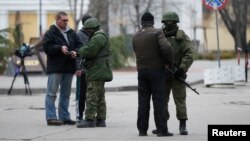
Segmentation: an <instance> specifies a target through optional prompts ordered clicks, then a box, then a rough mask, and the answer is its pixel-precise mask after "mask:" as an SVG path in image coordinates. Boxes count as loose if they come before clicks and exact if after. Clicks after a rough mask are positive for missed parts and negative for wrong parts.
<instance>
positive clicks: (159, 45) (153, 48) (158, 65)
mask: <svg viewBox="0 0 250 141" xmlns="http://www.w3.org/2000/svg"><path fill="white" fill-rule="evenodd" d="M141 25H142V29H140V30H139V31H138V32H137V33H136V34H135V35H134V37H133V48H134V51H135V54H136V64H137V71H138V98H139V99H138V100H139V102H138V103H139V107H138V119H137V128H138V130H139V136H147V130H148V122H149V111H150V99H151V95H152V99H153V105H154V118H155V124H156V128H157V131H159V132H158V133H157V136H173V134H172V133H169V132H168V128H167V124H166V123H167V121H166V119H165V116H164V107H165V103H164V101H163V100H164V96H165V75H164V66H165V65H170V66H171V65H172V63H173V50H172V47H171V46H170V44H169V42H168V41H167V39H166V38H165V36H164V33H163V31H162V30H158V29H155V28H154V27H153V25H154V16H153V15H152V14H151V13H149V12H146V13H145V14H144V15H143V16H142V18H141Z"/></svg>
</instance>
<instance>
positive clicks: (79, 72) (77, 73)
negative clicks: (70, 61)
mask: <svg viewBox="0 0 250 141" xmlns="http://www.w3.org/2000/svg"><path fill="white" fill-rule="evenodd" d="M83 73H84V71H83V70H77V71H76V73H75V74H76V76H78V77H80V76H81V75H82V74H83Z"/></svg>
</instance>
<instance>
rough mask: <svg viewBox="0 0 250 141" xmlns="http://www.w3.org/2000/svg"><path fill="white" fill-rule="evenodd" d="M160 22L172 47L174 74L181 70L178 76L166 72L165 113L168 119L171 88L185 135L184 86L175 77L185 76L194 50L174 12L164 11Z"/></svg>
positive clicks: (181, 129)
mask: <svg viewBox="0 0 250 141" xmlns="http://www.w3.org/2000/svg"><path fill="white" fill-rule="evenodd" d="M162 22H163V23H164V24H165V28H163V30H164V33H165V36H166V38H167V39H168V41H169V42H170V44H171V45H172V47H173V51H174V67H175V69H176V70H177V71H176V74H177V72H178V71H179V70H181V71H179V72H181V74H180V75H178V76H177V75H176V74H175V77H174V76H173V75H172V74H170V72H167V80H166V93H167V97H165V98H166V99H165V102H166V104H167V105H166V109H165V114H166V118H167V120H168V119H169V117H170V115H169V112H168V101H169V95H170V91H171V90H172V93H173V98H174V102H175V105H176V117H177V119H178V120H180V133H181V134H182V135H187V134H188V132H187V130H186V120H187V119H188V117H187V107H186V86H185V84H183V83H181V82H180V81H179V80H178V79H177V78H176V77H183V78H184V79H185V78H186V72H187V71H188V69H189V67H190V66H191V64H192V63H193V55H194V50H193V46H192V43H191V41H190V39H189V37H188V36H187V35H186V34H185V32H184V31H182V30H179V29H178V28H179V27H178V26H177V24H176V23H178V22H179V17H178V15H177V14H176V13H175V12H167V13H165V14H164V15H163V16H162ZM167 26H168V27H167ZM171 27H172V28H171Z"/></svg>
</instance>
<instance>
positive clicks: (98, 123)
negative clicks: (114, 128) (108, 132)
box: [96, 119, 106, 127]
mask: <svg viewBox="0 0 250 141" xmlns="http://www.w3.org/2000/svg"><path fill="white" fill-rule="evenodd" d="M96 127H106V122H105V120H103V119H97V120H96Z"/></svg>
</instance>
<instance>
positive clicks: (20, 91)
mask: <svg viewBox="0 0 250 141" xmlns="http://www.w3.org/2000/svg"><path fill="white" fill-rule="evenodd" d="M203 82H204V80H203V79H202V80H197V81H194V82H189V84H190V85H197V84H201V83H203ZM8 90H9V88H2V89H0V95H8V94H7V93H8ZM137 90H138V86H132V85H131V86H118V87H106V88H105V91H106V92H124V91H137ZM31 92H32V94H42V93H44V94H45V93H46V88H31ZM71 92H72V93H75V92H76V88H72V89H71ZM10 95H27V94H26V93H25V89H24V88H13V89H12V92H11V94H10Z"/></svg>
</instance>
